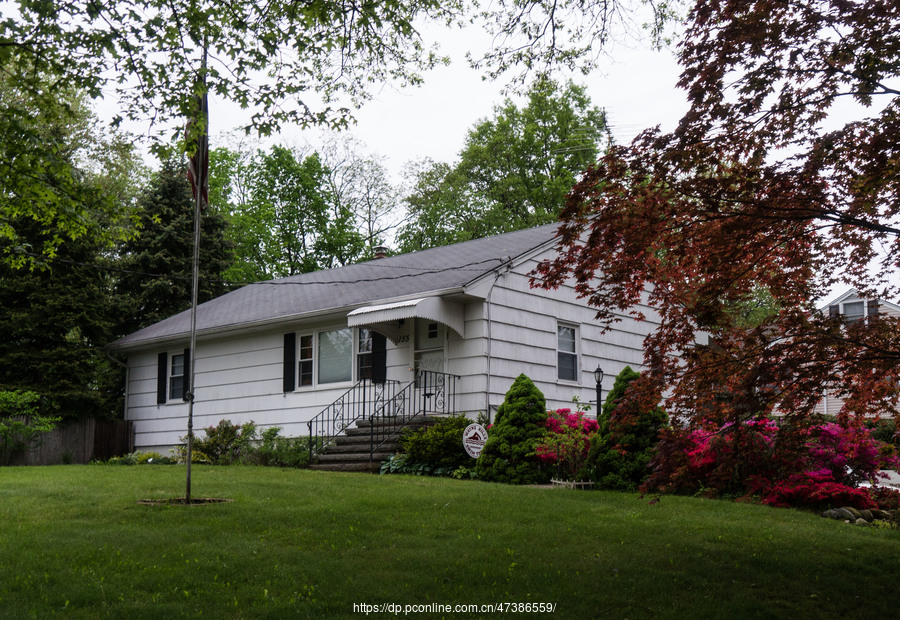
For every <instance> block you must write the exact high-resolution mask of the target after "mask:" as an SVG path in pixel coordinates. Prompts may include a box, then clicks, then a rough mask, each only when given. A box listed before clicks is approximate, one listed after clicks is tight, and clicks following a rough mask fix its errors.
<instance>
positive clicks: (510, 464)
mask: <svg viewBox="0 0 900 620" xmlns="http://www.w3.org/2000/svg"><path fill="white" fill-rule="evenodd" d="M546 423H547V403H546V401H545V400H544V395H543V394H542V393H541V391H540V390H539V389H538V388H537V386H535V385H534V383H533V382H532V381H531V379H529V378H528V377H526V376H525V375H524V374H522V375H519V376H518V377H517V378H516V380H515V382H513V384H512V387H510V388H509V391H508V392H507V393H506V398H505V399H504V400H503V404H502V405H500V408H499V409H498V410H497V417H496V419H495V420H494V424H493V425H492V426H491V429H490V432H489V433H488V440H487V443H486V444H485V445H484V449H483V450H482V452H481V456H480V457H479V458H478V463H477V465H476V473H477V475H478V477H479V478H480V479H482V480H487V481H490V482H506V483H511V484H538V483H541V482H546V481H547V480H548V478H549V473H548V472H546V471H543V470H542V469H541V462H540V460H538V458H537V456H536V454H535V449H536V447H537V444H538V442H539V441H540V440H541V438H542V437H543V436H544V433H545V431H546V428H545V427H546Z"/></svg>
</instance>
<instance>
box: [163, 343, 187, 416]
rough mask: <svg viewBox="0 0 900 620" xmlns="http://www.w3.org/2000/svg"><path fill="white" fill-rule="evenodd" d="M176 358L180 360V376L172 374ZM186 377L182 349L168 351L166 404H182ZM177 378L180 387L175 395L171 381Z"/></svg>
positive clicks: (185, 365)
mask: <svg viewBox="0 0 900 620" xmlns="http://www.w3.org/2000/svg"><path fill="white" fill-rule="evenodd" d="M176 357H180V358H181V374H180V375H176V374H174V373H173V372H172V371H173V370H174V367H175V358H176ZM187 376H188V368H187V364H185V359H184V349H181V350H178V351H169V353H168V358H167V360H166V404H170V403H183V402H184V382H185V381H186V380H187ZM179 377H180V378H181V387H180V389H179V390H178V393H175V391H174V390H173V389H172V388H173V387H174V386H173V385H172V381H174V380H175V379H176V378H179Z"/></svg>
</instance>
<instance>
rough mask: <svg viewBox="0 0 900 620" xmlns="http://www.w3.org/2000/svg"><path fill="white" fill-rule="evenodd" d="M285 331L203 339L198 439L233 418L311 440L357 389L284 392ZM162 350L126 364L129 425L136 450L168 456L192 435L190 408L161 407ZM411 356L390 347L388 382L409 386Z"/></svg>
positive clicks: (179, 404)
mask: <svg viewBox="0 0 900 620" xmlns="http://www.w3.org/2000/svg"><path fill="white" fill-rule="evenodd" d="M332 327H334V326H332ZM287 331H289V328H283V329H281V330H278V331H272V332H268V333H254V334H252V335H248V336H245V337H234V336H232V337H231V338H229V339H227V340H226V339H220V340H203V339H201V340H199V341H198V343H197V359H196V369H197V370H196V372H197V377H196V389H195V394H196V400H195V403H194V432H195V433H198V434H199V433H200V432H201V431H202V429H203V428H205V427H207V426H214V425H216V424H218V423H219V421H220V420H223V419H227V420H231V422H233V423H235V424H243V423H244V422H249V421H251V420H252V421H254V422H256V424H257V425H258V426H259V427H261V428H265V427H269V426H281V427H282V428H283V430H282V435H285V436H300V435H306V434H307V432H308V431H307V427H306V422H307V421H308V420H310V419H311V418H312V417H313V416H315V415H316V414H318V413H319V412H320V411H322V409H324V408H325V407H327V406H328V405H330V404H331V403H332V402H334V401H335V400H336V399H337V398H339V397H340V396H341V395H343V394H344V393H345V392H346V391H347V390H348V389H349V388H350V387H351V385H352V383H342V384H336V386H335V387H333V388H332V387H328V388H320V389H309V388H304V389H298V390H297V391H295V392H292V393H287V394H285V393H284V392H283V391H282V390H283V387H282V386H283V381H282V377H283V359H284V358H283V356H284V352H283V347H284V334H285V333H286V332H287ZM297 333H303V330H298V332H297ZM185 346H186V343H185V344H184V345H179V346H173V347H171V349H165V350H166V351H168V352H170V353H180V351H181V349H183V348H184V347H185ZM163 350H164V349H154V350H151V351H146V352H139V353H132V354H130V355H129V358H128V364H129V367H130V373H129V385H128V402H127V411H126V419H129V420H134V422H135V441H134V444H135V449H137V450H159V451H165V450H168V449H169V448H171V447H172V446H174V445H176V444H177V443H179V438H181V437H183V436H185V435H186V434H187V415H188V405H187V404H186V403H184V402H181V401H178V402H172V403H166V404H164V405H157V404H156V386H157V355H158V354H159V353H160V352H162V351H163ZM409 357H410V356H409V352H408V346H407V345H401V347H400V348H396V347H393V346H392V345H391V343H390V341H389V342H388V351H387V363H388V378H391V379H396V380H398V381H408V380H410V378H411V372H410V371H409ZM354 364H355V360H354Z"/></svg>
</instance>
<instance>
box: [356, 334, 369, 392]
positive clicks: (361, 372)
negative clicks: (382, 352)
mask: <svg viewBox="0 0 900 620" xmlns="http://www.w3.org/2000/svg"><path fill="white" fill-rule="evenodd" d="M372 363H373V356H372V332H371V331H369V330H368V329H366V328H365V327H361V328H360V329H359V338H358V339H357V349H356V379H357V381H359V380H360V379H371V378H372Z"/></svg>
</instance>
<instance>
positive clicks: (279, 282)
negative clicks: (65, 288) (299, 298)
mask: <svg viewBox="0 0 900 620" xmlns="http://www.w3.org/2000/svg"><path fill="white" fill-rule="evenodd" d="M25 254H26V255H27V256H31V257H32V258H38V259H41V260H43V261H47V262H56V263H63V264H66V265H74V266H78V267H86V268H89V269H95V270H97V271H112V272H116V273H124V274H128V275H136V276H141V277H146V278H155V279H161V280H162V279H166V280H182V281H190V280H191V277H190V276H189V275H185V276H181V275H177V274H160V273H150V272H146V271H138V270H134V269H126V268H124V267H117V266H114V265H99V264H97V263H86V262H82V261H76V260H72V259H68V258H59V257H50V256H44V255H41V254H37V253H34V252H25ZM511 260H512V258H511V257H507V258H505V259H502V258H496V257H495V258H486V259H482V260H477V261H472V262H469V263H463V264H462V265H456V266H449V267H440V268H430V269H425V268H421V267H410V266H405V265H389V264H387V265H386V264H378V263H377V262H376V261H369V262H366V263H356V265H366V266H367V267H375V268H378V269H394V270H406V271H408V272H409V273H402V274H397V275H393V276H381V277H378V278H377V279H378V280H385V281H390V280H400V279H403V278H413V277H418V276H424V275H435V274H439V273H446V272H448V271H471V272H481V271H484V268H483V267H482V268H477V266H478V265H486V264H488V263H497V265H496V267H500V266H501V265H503V264H505V263H508V262H509V261H511ZM352 266H353V265H344V267H352ZM332 269H340V267H335V268H330V269H322V270H319V271H310V272H307V273H305V274H298V275H297V276H286V277H284V278H278V279H273V280H254V281H245V282H234V281H229V280H218V279H212V278H201V280H202V281H203V282H205V283H207V284H209V283H212V284H222V285H225V286H232V287H244V286H250V285H266V286H313V285H321V284H362V283H364V282H370V281H372V279H373V278H356V279H347V280H328V281H321V280H319V281H294V280H291V281H288V280H289V279H290V278H296V277H298V276H303V275H307V276H309V275H312V274H316V273H322V272H323V271H331V270H332Z"/></svg>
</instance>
